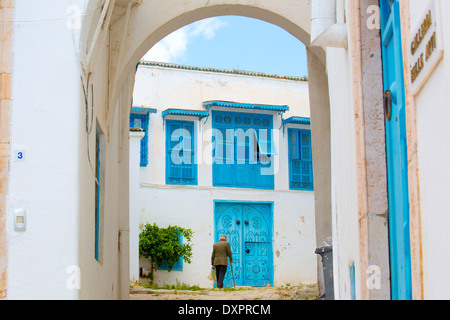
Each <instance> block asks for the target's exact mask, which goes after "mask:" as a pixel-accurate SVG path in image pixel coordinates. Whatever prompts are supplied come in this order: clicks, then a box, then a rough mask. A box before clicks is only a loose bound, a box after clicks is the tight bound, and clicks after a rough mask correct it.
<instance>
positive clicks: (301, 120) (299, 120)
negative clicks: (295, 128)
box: [283, 117, 311, 125]
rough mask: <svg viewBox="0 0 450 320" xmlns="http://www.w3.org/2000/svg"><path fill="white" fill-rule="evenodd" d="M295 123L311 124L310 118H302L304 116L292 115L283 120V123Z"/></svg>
mask: <svg viewBox="0 0 450 320" xmlns="http://www.w3.org/2000/svg"><path fill="white" fill-rule="evenodd" d="M288 123H295V124H309V125H310V124H311V119H310V118H302V117H290V118H287V119H285V120H283V124H288Z"/></svg>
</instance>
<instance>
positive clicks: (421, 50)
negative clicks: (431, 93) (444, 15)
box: [408, 0, 444, 95]
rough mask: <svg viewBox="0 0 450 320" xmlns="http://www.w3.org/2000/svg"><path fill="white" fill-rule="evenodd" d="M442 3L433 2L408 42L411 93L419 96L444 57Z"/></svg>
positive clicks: (435, 0)
mask: <svg viewBox="0 0 450 320" xmlns="http://www.w3.org/2000/svg"><path fill="white" fill-rule="evenodd" d="M440 9H441V8H440V3H439V1H438V0H431V1H430V3H429V5H428V6H427V8H426V10H425V12H424V14H423V16H422V18H421V19H420V20H419V24H418V26H417V27H416V28H414V29H412V30H411V37H410V38H409V40H408V44H409V46H410V47H409V48H408V52H409V63H410V72H411V91H412V94H413V95H417V94H418V93H419V92H420V90H421V89H422V88H423V86H424V85H425V83H426V81H427V80H428V78H429V77H430V75H431V74H432V73H433V71H434V70H435V69H436V66H437V65H438V64H439V62H440V61H441V60H442V57H443V56H444V46H443V38H442V30H441V25H442V23H441V16H440V12H441V11H440Z"/></svg>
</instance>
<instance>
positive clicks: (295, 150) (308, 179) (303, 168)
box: [288, 129, 314, 190]
mask: <svg viewBox="0 0 450 320" xmlns="http://www.w3.org/2000/svg"><path fill="white" fill-rule="evenodd" d="M288 140H289V141H288V144H289V186H290V189H294V190H295V189H297V190H313V189H314V179H313V166H312V148H311V131H309V130H299V129H289V131H288Z"/></svg>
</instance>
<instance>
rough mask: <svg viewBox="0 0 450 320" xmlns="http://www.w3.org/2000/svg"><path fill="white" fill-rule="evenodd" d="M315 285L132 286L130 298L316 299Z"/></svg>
mask: <svg viewBox="0 0 450 320" xmlns="http://www.w3.org/2000/svg"><path fill="white" fill-rule="evenodd" d="M316 299H317V286H315V285H302V286H291V287H283V288H272V287H267V288H250V287H237V288H236V289H232V290H227V289H225V290H219V289H205V290H198V291H189V290H166V289H147V288H143V287H132V288H131V289H130V300H316Z"/></svg>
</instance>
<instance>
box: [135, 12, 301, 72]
mask: <svg viewBox="0 0 450 320" xmlns="http://www.w3.org/2000/svg"><path fill="white" fill-rule="evenodd" d="M143 59H144V60H150V61H158V62H168V63H176V64H182V65H188V66H196V67H209V68H219V69H238V70H245V71H255V72H264V73H270V74H277V75H285V76H307V74H308V71H307V66H306V50H305V46H304V45H303V44H302V43H301V42H300V40H298V39H297V38H295V37H294V36H292V35H291V34H289V33H288V32H286V31H284V30H283V29H281V28H279V27H278V26H275V25H272V24H270V23H267V22H264V21H261V20H256V19H251V18H245V17H237V16H221V17H214V18H208V19H204V20H200V21H197V22H195V23H193V24H190V25H187V26H185V27H184V28H181V29H178V30H177V31H175V32H173V33H171V34H170V35H168V36H167V37H165V38H164V39H162V40H161V41H160V42H158V43H157V44H156V45H155V46H153V48H152V49H151V50H150V51H149V52H148V53H147V54H146V55H144V57H143Z"/></svg>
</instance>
